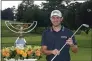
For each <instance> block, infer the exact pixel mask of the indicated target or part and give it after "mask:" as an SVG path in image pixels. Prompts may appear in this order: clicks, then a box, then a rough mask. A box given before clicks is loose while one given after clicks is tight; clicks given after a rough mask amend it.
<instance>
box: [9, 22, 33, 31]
mask: <svg viewBox="0 0 92 61" xmlns="http://www.w3.org/2000/svg"><path fill="white" fill-rule="evenodd" d="M9 24H10V25H11V27H12V28H14V29H16V30H19V29H18V28H15V27H14V26H13V25H12V24H11V23H9ZM16 24H18V23H16ZM21 24H23V23H21ZM25 24H31V25H30V26H29V27H28V28H24V29H23V30H26V29H29V28H30V27H31V26H33V24H34V22H33V23H25Z"/></svg>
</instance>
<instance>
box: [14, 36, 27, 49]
mask: <svg viewBox="0 0 92 61" xmlns="http://www.w3.org/2000/svg"><path fill="white" fill-rule="evenodd" d="M25 45H26V40H25V39H24V38H23V36H19V37H18V38H17V40H16V41H15V47H17V48H19V49H24V47H25Z"/></svg>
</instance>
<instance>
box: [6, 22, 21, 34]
mask: <svg viewBox="0 0 92 61" xmlns="http://www.w3.org/2000/svg"><path fill="white" fill-rule="evenodd" d="M7 22H9V21H5V24H6V26H7V28H8V29H9V30H11V31H12V32H14V33H20V32H17V31H14V30H12V29H11V28H10V27H9V26H8V25H7Z"/></svg>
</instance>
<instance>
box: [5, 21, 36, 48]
mask: <svg viewBox="0 0 92 61" xmlns="http://www.w3.org/2000/svg"><path fill="white" fill-rule="evenodd" d="M5 24H6V26H7V28H8V29H9V30H11V31H12V32H14V33H17V34H19V36H18V38H17V39H16V41H15V43H16V44H15V46H16V47H18V48H20V49H24V47H25V44H26V40H25V38H24V37H21V36H23V34H26V33H29V32H31V31H32V30H33V29H34V28H35V27H36V26H37V21H33V23H17V22H10V21H5ZM19 40H22V41H19ZM18 41H19V42H18ZM23 41H24V42H23ZM20 42H21V43H20ZM19 43H20V44H19ZM24 43H25V44H24Z"/></svg>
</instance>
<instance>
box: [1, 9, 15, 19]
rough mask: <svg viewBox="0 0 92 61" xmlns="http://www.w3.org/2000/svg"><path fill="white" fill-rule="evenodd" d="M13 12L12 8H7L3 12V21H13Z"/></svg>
mask: <svg viewBox="0 0 92 61" xmlns="http://www.w3.org/2000/svg"><path fill="white" fill-rule="evenodd" d="M13 17H14V16H13V12H12V9H11V8H7V9H5V10H3V11H1V19H2V20H13Z"/></svg>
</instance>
